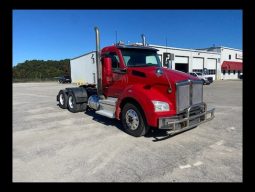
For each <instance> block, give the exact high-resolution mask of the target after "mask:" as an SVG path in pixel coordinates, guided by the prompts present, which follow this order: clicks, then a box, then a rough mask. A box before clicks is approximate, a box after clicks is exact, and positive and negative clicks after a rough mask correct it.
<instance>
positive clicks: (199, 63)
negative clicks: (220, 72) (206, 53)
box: [192, 57, 204, 70]
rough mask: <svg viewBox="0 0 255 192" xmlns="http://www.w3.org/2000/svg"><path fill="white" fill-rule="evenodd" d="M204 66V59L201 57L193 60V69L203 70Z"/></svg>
mask: <svg viewBox="0 0 255 192" xmlns="http://www.w3.org/2000/svg"><path fill="white" fill-rule="evenodd" d="M203 64H204V58H201V57H194V58H193V64H192V68H193V69H197V70H198V69H203Z"/></svg>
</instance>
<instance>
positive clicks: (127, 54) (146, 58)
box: [121, 49, 161, 67]
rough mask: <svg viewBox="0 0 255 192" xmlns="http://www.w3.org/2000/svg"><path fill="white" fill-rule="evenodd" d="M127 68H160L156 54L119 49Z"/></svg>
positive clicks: (151, 51) (153, 52)
mask: <svg viewBox="0 0 255 192" xmlns="http://www.w3.org/2000/svg"><path fill="white" fill-rule="evenodd" d="M121 52H122V56H123V59H124V61H125V64H126V66H128V67H147V66H158V67H160V66H161V62H160V60H159V57H158V54H157V52H155V51H153V50H146V49H121Z"/></svg>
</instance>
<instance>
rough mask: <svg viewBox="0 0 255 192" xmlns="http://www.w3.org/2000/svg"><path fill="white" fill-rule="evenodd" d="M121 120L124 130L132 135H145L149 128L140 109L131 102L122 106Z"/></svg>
mask: <svg viewBox="0 0 255 192" xmlns="http://www.w3.org/2000/svg"><path fill="white" fill-rule="evenodd" d="M121 122H122V125H123V128H124V130H125V132H126V133H128V134H130V135H132V136H134V137H140V136H143V135H145V134H146V133H147V132H148V129H149V128H148V126H147V123H146V119H145V117H144V116H143V114H142V112H141V110H140V109H139V108H138V107H137V106H135V105H134V104H132V103H127V104H125V106H124V107H123V110H122V113H121Z"/></svg>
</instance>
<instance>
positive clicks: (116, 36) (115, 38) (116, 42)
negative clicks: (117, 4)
mask: <svg viewBox="0 0 255 192" xmlns="http://www.w3.org/2000/svg"><path fill="white" fill-rule="evenodd" d="M117 39H118V38H117V30H116V31H115V42H116V44H117Z"/></svg>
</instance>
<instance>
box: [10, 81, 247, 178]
mask: <svg viewBox="0 0 255 192" xmlns="http://www.w3.org/2000/svg"><path fill="white" fill-rule="evenodd" d="M72 86H75V85H70V84H58V83H56V82H50V83H14V84H13V182H242V181H243V161H242V159H243V156H242V154H243V142H242V141H243V140H242V138H243V134H242V122H243V119H242V111H243V108H242V81H241V80H233V81H230V80H229V81H222V80H219V81H215V82H213V84H211V85H205V86H204V101H205V102H207V104H208V105H209V108H210V107H215V108H216V111H215V118H214V119H213V120H212V121H210V122H207V123H206V124H202V125H200V126H198V127H196V128H194V129H191V130H189V131H186V132H183V133H181V134H178V135H175V136H172V137H166V133H165V132H163V131H156V132H151V133H149V134H148V135H147V136H145V137H139V138H135V137H132V136H130V135H127V134H126V133H125V132H123V131H122V130H121V125H120V123H119V122H118V121H117V120H111V119H108V118H106V117H101V116H99V115H96V114H94V113H93V112H89V113H76V114H74V113H70V112H69V111H67V110H63V109H61V108H59V107H58V106H57V103H56V95H57V93H58V91H59V90H60V89H62V88H65V87H72ZM165 137H166V139H162V138H165Z"/></svg>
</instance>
